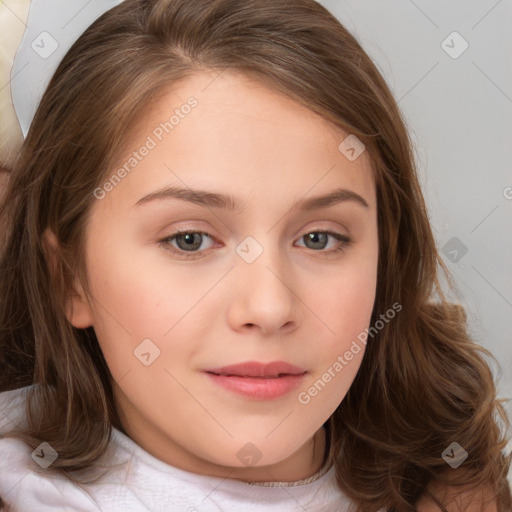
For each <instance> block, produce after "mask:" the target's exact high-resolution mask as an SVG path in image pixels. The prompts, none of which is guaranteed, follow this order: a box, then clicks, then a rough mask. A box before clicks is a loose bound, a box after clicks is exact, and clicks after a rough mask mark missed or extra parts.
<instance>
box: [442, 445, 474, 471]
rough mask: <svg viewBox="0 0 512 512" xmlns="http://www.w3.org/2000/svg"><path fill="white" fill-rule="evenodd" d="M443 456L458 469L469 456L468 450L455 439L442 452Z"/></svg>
mask: <svg viewBox="0 0 512 512" xmlns="http://www.w3.org/2000/svg"><path fill="white" fill-rule="evenodd" d="M441 457H442V458H443V459H444V460H445V462H446V463H447V464H448V465H450V466H451V467H452V468H453V469H457V468H458V467H459V466H460V465H461V464H462V463H463V462H464V461H465V460H466V459H467V458H468V452H467V451H466V450H464V448H462V446H461V445H460V444H459V443H457V442H455V441H454V442H453V443H452V444H450V446H448V448H446V450H445V451H444V452H443V453H442V454H441Z"/></svg>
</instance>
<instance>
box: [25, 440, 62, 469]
mask: <svg viewBox="0 0 512 512" xmlns="http://www.w3.org/2000/svg"><path fill="white" fill-rule="evenodd" d="M58 456H59V455H58V453H57V452H56V451H55V450H54V449H53V448H52V446H51V445H50V444H49V443H47V442H44V443H41V444H40V445H39V446H38V447H37V448H36V449H35V450H34V451H33V452H32V453H31V457H32V458H33V459H34V460H35V461H36V462H37V463H38V464H39V465H40V466H41V467H42V468H43V469H46V468H48V467H49V466H50V465H51V464H53V463H54V462H55V461H56V460H57V457H58Z"/></svg>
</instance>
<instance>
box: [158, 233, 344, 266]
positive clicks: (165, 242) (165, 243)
mask: <svg viewBox="0 0 512 512" xmlns="http://www.w3.org/2000/svg"><path fill="white" fill-rule="evenodd" d="M311 233H320V234H326V235H331V236H332V237H333V238H335V239H336V240H338V241H339V242H341V243H340V245H339V246H338V247H336V248H335V249H331V250H329V251H325V250H323V249H320V250H314V249H310V250H311V251H313V252H318V253H320V254H322V255H324V256H326V257H328V256H330V255H332V254H337V253H340V252H342V251H344V250H345V249H347V248H348V247H349V246H350V245H351V244H352V242H353V240H352V239H351V238H349V237H348V236H346V235H342V234H340V233H336V232H335V231H326V230H323V231H322V230H313V231H308V232H307V233H306V235H308V234H311ZM187 234H199V235H206V236H207V237H209V238H211V239H212V240H214V238H213V236H212V235H210V234H209V233H207V232H205V231H194V230H184V231H180V230H178V231H175V232H174V233H171V235H169V236H167V237H165V238H164V239H162V240H159V242H158V243H159V245H160V246H161V247H163V248H164V250H166V251H170V252H171V253H173V254H178V255H180V256H183V257H184V258H185V259H189V260H194V259H197V258H201V257H202V255H201V253H202V252H204V251H188V252H187V251H184V250H182V249H176V248H175V247H172V246H170V245H169V242H170V241H171V240H173V239H174V238H176V237H177V236H179V235H187ZM306 235H303V236H302V237H301V238H303V237H304V236H306Z"/></svg>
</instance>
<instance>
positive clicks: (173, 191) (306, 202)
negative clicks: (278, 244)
mask: <svg viewBox="0 0 512 512" xmlns="http://www.w3.org/2000/svg"><path fill="white" fill-rule="evenodd" d="M165 199H181V200H182V201H188V202H190V203H194V204H198V205H200V206H205V207H208V208H220V209H224V210H229V211H238V212H242V211H244V210H245V204H244V203H242V202H241V201H240V200H239V199H237V198H236V197H234V196H232V195H229V194H220V193H215V192H208V191H206V190H193V189H191V188H181V187H176V186H170V187H165V188H163V189H161V190H157V191H155V192H151V193H150V194H148V195H146V196H144V197H142V198H141V199H139V200H138V201H137V202H136V203H135V204H134V206H135V207H139V206H144V205H147V204H148V203H151V202H153V201H158V200H165ZM347 201H350V202H354V203H356V204H359V205H360V206H362V207H364V208H369V206H368V203H367V202H366V201H365V199H363V198H362V197H361V196H360V195H359V194H357V193H356V192H354V191H352V190H348V189H345V188H338V189H336V190H333V191H332V192H329V193H328V194H324V195H319V196H313V197H308V198H304V199H301V200H300V201H298V202H296V203H295V204H294V205H293V207H292V211H293V212H308V211H312V210H317V209H319V208H326V207H329V206H333V205H335V204H339V203H344V202H347Z"/></svg>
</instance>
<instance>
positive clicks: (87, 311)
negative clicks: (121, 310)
mask: <svg viewBox="0 0 512 512" xmlns="http://www.w3.org/2000/svg"><path fill="white" fill-rule="evenodd" d="M42 243H43V248H44V250H45V253H46V255H47V258H48V264H49V266H50V268H51V271H52V276H56V269H57V266H58V265H57V262H58V258H59V242H58V240H57V237H56V236H55V234H54V233H53V231H51V230H50V229H49V228H47V229H46V230H45V231H44V233H43V238H42ZM56 278H58V276H56ZM70 295H71V297H70V299H69V302H68V303H67V304H66V317H67V319H68V320H69V322H70V323H71V325H73V327H76V328H77V329H85V328H87V327H90V326H91V325H93V321H94V315H93V312H92V309H91V307H90V305H89V301H88V300H87V297H86V295H85V293H84V290H83V288H82V285H81V283H80V281H79V279H78V278H77V279H75V282H74V283H73V290H72V291H71V294H70Z"/></svg>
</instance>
